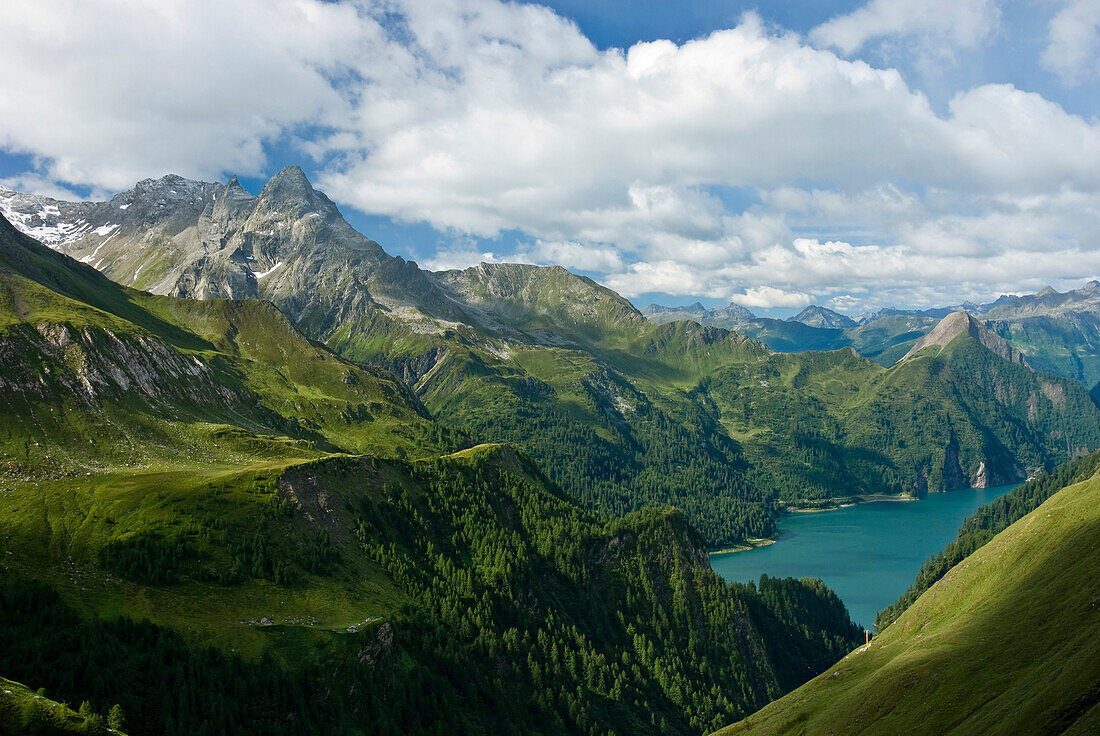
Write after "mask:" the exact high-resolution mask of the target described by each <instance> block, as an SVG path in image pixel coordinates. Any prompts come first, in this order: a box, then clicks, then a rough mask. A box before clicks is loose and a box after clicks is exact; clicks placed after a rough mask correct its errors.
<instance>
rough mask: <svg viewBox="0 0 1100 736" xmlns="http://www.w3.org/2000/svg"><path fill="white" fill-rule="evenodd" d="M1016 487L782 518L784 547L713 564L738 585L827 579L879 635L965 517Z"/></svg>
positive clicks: (780, 543)
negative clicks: (880, 617) (884, 618)
mask: <svg viewBox="0 0 1100 736" xmlns="http://www.w3.org/2000/svg"><path fill="white" fill-rule="evenodd" d="M1014 487H1015V485H1011V486H1000V487H997V488H974V489H964V490H958V491H950V492H948V493H932V494H929V495H928V496H926V497H924V498H922V499H921V500H919V501H911V502H903V501H875V502H872V503H863V504H859V505H856V506H849V507H848V508H842V509H836V510H834V511H820V512H816V513H794V514H784V515H783V516H782V517H781V518H780V520H779V536H780V538H779V541H778V542H776V543H775V544H770V545H768V546H766V547H758V548H756V549H750V550H746V551H744V552H734V553H730V554H722V555H715V556H713V557H711V560H710V562H711V566H712V567H713V568H714V570H715V572H717V573H718V574H719V575H721V576H722V577H724V578H726V579H727V580H732V581H736V582H749V581H756V580H759V579H760V575H761V574H766V575H768V576H770V577H794V578H821V579H822V580H824V581H825V584H826V585H828V586H829V587H830V588H832V589H833V590H834V591H836V593H837V595H839V596H840V598H841V599H842V600H843V601H844V603H845V605H847V606H848V611H849V612H850V613H851V614H852V620H853V621H855V622H856V623H858V624H860V625H862V626H864V627H865V628H868V629H871V630H874V629H873V624H874V621H875V614H876V613H878V612H879V611H881V610H882V609H883V608H885V607H886V606H888V605H890V604H891V603H893V602H894V601H895V600H897V597H898V596H899V595H901V593H902V592H903V591H904V590H905V589H906V588H908V587H909V585H910V584H911V583H912V582H913V580H914V578H915V577H916V575H917V571H918V570H920V567H921V565H923V564H924V561H925V560H926V559H928V558H929V557H930V556H931V555H933V554H935V553H936V552H939V551H940V550H941V549H943V548H944V546H946V545H947V543H948V542H950V541H952V540H954V539H955V535H956V533H957V532H958V530H959V526H960V525H961V524H962V522H963V519H965V518H966V517H968V516H970V515H971V514H972V513H974V511H976V510H977V508H978V507H979V506H981V505H982V504H986V503H989V502H990V501H992V500H993V499H995V498H997V497H999V496H1003V495H1004V494H1005V493H1008V491H1010V490H1012V489H1013V488H1014Z"/></svg>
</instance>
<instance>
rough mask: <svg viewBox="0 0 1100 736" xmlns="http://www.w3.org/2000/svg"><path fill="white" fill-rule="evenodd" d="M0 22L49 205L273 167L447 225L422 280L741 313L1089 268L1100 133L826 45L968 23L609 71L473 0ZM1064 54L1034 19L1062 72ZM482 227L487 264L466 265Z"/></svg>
mask: <svg viewBox="0 0 1100 736" xmlns="http://www.w3.org/2000/svg"><path fill="white" fill-rule="evenodd" d="M9 6H10V7H9V8H8V9H7V11H6V16H7V17H6V19H5V23H4V24H3V25H2V26H0V64H3V67H4V68H5V69H7V70H8V72H7V73H6V75H5V81H4V82H3V85H4V87H3V89H4V92H5V94H2V95H0V146H3V147H4V148H5V149H7V150H10V151H18V152H25V153H29V154H32V155H33V156H34V157H35V158H36V161H37V162H38V167H39V170H38V171H37V172H36V173H35V175H37V176H41V177H44V178H45V180H47V181H48V182H52V185H53V186H71V185H78V184H79V185H87V186H92V187H96V188H102V189H106V190H110V189H120V188H125V187H128V186H130V185H131V184H132V183H133V182H134V181H135V180H137V179H139V178H142V177H144V176H156V175H161V174H163V173H166V172H168V171H174V172H177V173H181V174H184V175H189V176H198V177H205V178H211V177H219V176H224V175H225V174H227V173H230V172H240V173H246V174H247V173H261V172H264V171H265V170H269V169H270V168H271V167H272V165H273V163H276V162H273V161H272V160H271V154H270V151H271V150H272V149H273V148H279V149H280V150H290V151H292V152H295V155H298V156H300V157H302V158H304V159H308V160H311V161H313V165H312V166H307V168H309V169H311V171H312V174H313V176H314V178H315V179H316V180H317V182H318V185H319V186H320V187H321V188H323V189H325V190H326V191H327V192H328V193H329V194H330V196H332V197H333V198H334V199H336V200H337V201H339V202H341V203H343V204H345V205H350V206H353V207H355V208H357V209H359V210H361V211H363V212H365V213H369V214H375V215H384V216H388V217H391V218H394V219H395V220H398V221H407V222H424V223H429V224H430V225H432V226H433V227H435V228H437V229H439V230H441V231H443V232H444V233H447V234H449V236H448V237H450V238H451V239H452V240H453V241H454V243H455V244H454V246H453V247H450V248H445V249H443V250H441V251H440V252H439V253H436V254H434V255H431V256H430V258H429V259H428V263H429V264H431V265H435V266H437V267H457V266H461V265H467V264H469V263H472V262H476V261H477V260H488V259H496V260H523V261H529V262H537V263H560V264H562V265H565V266H567V267H570V268H574V269H579V270H584V271H588V272H592V273H594V274H596V275H597V276H598V277H599V278H600V279H601V280H602V281H603V282H604V283H606V284H607V285H608V286H610V287H612V288H615V289H617V290H619V291H621V292H622V293H623V294H625V295H627V296H638V295H642V294H647V293H652V292H658V293H665V294H671V295H680V296H708V297H713V298H719V299H729V298H735V299H737V300H739V301H740V302H741V303H744V304H747V305H749V306H754V307H761V308H768V307H780V306H782V307H796V306H802V305H804V304H807V303H809V302H810V301H813V300H818V301H825V300H828V299H832V300H833V302H832V303H833V304H836V305H843V306H844V307H845V308H849V309H856V308H859V307H861V306H875V305H880V304H885V303H891V302H893V303H899V304H914V305H920V304H925V303H934V302H942V301H953V300H958V299H961V298H971V297H973V298H983V297H987V296H989V295H995V294H996V293H998V292H1000V291H1010V290H1011V291H1016V290H1020V289H1026V288H1030V287H1038V286H1041V285H1042V284H1043V283H1044V282H1046V281H1051V282H1054V283H1056V284H1068V283H1076V282H1078V281H1081V280H1083V279H1085V278H1087V277H1092V276H1094V275H1097V274H1100V255H1098V253H1100V249H1098V243H1097V241H1096V235H1095V233H1096V232H1098V231H1100V227H1098V226H1100V124H1098V123H1097V122H1096V121H1095V120H1087V119H1085V118H1082V117H1080V116H1077V115H1072V114H1069V113H1067V112H1066V111H1065V110H1064V109H1063V108H1062V107H1060V106H1059V105H1057V104H1055V103H1053V102H1051V101H1049V100H1047V99H1045V98H1043V97H1042V96H1040V95H1038V94H1036V93H1033V92H1026V91H1022V90H1019V89H1017V88H1015V87H1013V86H1011V85H1006V84H986V85H980V86H976V87H973V88H969V89H965V90H962V91H960V92H959V93H958V94H957V95H955V97H954V98H953V99H951V100H950V102H949V104H948V105H947V107H946V110H944V111H937V110H935V109H933V106H932V105H931V104H930V102H929V100H928V99H927V98H926V97H925V95H924V94H922V93H921V92H920V91H919V90H916V89H913V88H911V87H910V86H909V84H907V82H906V80H905V79H903V77H902V76H901V74H899V73H898V72H897V71H894V70H891V69H881V68H875V67H873V66H871V65H869V64H868V63H865V62H864V61H861V60H859V59H853V58H845V57H841V56H838V55H837V54H836V53H835V52H834V49H835V50H837V51H840V52H841V53H844V54H850V53H852V52H853V51H854V50H856V49H858V48H860V47H861V46H863V45H864V44H867V43H873V42H878V41H879V40H881V39H882V38H887V37H890V38H917V39H923V40H922V41H921V43H922V44H924V45H925V46H928V45H929V44H933V41H934V42H935V43H941V42H942V43H946V44H948V46H956V47H965V46H967V45H974V44H979V43H981V42H982V39H983V38H984V37H985V35H984V34H988V33H989V32H990V31H989V28H991V27H992V26H991V24H995V22H996V12H995V11H996V8H995V6H992V5H991V4H990V3H985V2H971V1H970V0H965V1H956V2H952V3H943V4H942V14H941V15H936V18H935V19H931V18H930V17H929V16H931V15H935V14H932V13H926V14H924V15H923V16H920V15H915V14H913V13H911V12H909V11H906V10H905V8H906V7H907V6H908V4H905V3H900V2H893V1H892V0H872V2H871V3H869V4H868V5H867V6H865V7H864V8H862V9H861V10H857V11H856V12H854V13H852V14H850V15H847V16H841V17H840V18H837V19H834V20H832V21H830V22H828V23H826V24H825V25H823V26H821V27H819V28H818V29H816V30H815V31H814V32H812V33H811V34H810V35H809V37H808V38H805V37H801V36H799V35H796V34H793V33H787V32H784V31H782V30H777V29H774V28H769V27H766V26H765V24H764V23H763V22H762V21H761V20H760V19H759V18H757V17H756V16H755V15H752V14H750V15H747V16H745V17H744V18H742V19H741V21H740V22H739V23H738V24H737V25H736V26H735V27H733V28H730V29H726V30H721V31H717V32H714V33H711V34H710V35H707V36H705V37H702V38H699V39H696V40H693V41H689V42H686V43H683V44H680V45H677V44H674V43H672V42H670V41H654V42H649V43H638V44H636V45H634V46H632V47H631V48H629V49H625V50H620V49H607V50H601V49H598V48H596V47H595V46H594V45H593V44H592V43H591V42H590V41H589V40H588V39H587V38H586V37H585V36H584V35H583V34H582V33H581V31H580V30H579V29H578V28H577V27H576V25H575V24H573V23H572V22H570V21H568V20H566V19H563V18H562V17H560V16H558V15H556V14H554V13H553V12H552V11H550V10H548V9H546V8H542V7H539V6H534V5H523V4H508V3H501V2H497V0H416V1H415V2H411V1H410V2H402V1H399V0H394V1H389V2H367V1H365V0H364V1H363V2H354V3H342V4H332V3H327V2H319V1H318V0H267V1H265V2H259V1H257V0H241V1H240V2H236V3H232V4H224V3H220V2H211V1H210V0H191V2H188V3H186V4H180V5H169V6H166V4H163V3H156V2H151V1H150V2H132V3H128V4H125V5H121V4H117V3H108V2H106V1H105V0H104V1H102V2H101V1H99V0H86V1H84V2H80V1H78V0H70V2H68V3H66V2H60V1H59V2H55V3H50V4H44V3H39V2H33V1H30V0H16V1H15V2H13V3H10V4H9ZM1063 36H1065V34H1062V35H1061V36H1059V35H1058V34H1056V33H1055V30H1054V21H1052V27H1051V37H1052V44H1051V46H1052V47H1055V46H1057V44H1061V46H1058V48H1068V49H1070V50H1069V51H1062V52H1050V54H1051V59H1060V60H1063V61H1065V60H1067V59H1068V60H1069V61H1066V64H1067V65H1068V66H1067V68H1069V67H1071V66H1073V65H1074V64H1078V63H1079V62H1077V61H1073V60H1074V59H1078V58H1080V54H1081V53H1082V52H1079V51H1075V50H1073V49H1079V48H1080V47H1081V42H1079V41H1075V40H1074V39H1069V40H1066V38H1064V37H1063ZM1057 39H1061V40H1059V41H1057V43H1055V41H1056V40H1057ZM1075 43H1076V44H1077V45H1076V46H1074V44H1075ZM1086 46H1087V44H1086ZM1048 51H1049V49H1048ZM1089 53H1091V52H1089ZM1044 63H1050V64H1054V65H1057V64H1060V63H1062V62H1061V61H1050V62H1047V61H1046V56H1044ZM277 163H278V164H279V165H281V164H282V163H291V161H278V162H277ZM306 163H308V161H306ZM502 232H508V233H519V234H520V235H519V236H518V240H519V242H518V244H517V245H516V246H515V247H514V248H512V249H511V252H501V251H500V246H499V244H487V243H489V241H487V240H486V239H491V238H494V237H496V236H497V235H499V234H500V233H502ZM386 245H388V246H389V247H390V249H391V250H395V249H399V247H400V244H386ZM488 251H492V252H491V253H489V252H488Z"/></svg>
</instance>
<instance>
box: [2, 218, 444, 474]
mask: <svg viewBox="0 0 1100 736" xmlns="http://www.w3.org/2000/svg"><path fill="white" fill-rule="evenodd" d="M0 355H2V356H3V359H4V364H5V368H6V369H5V372H4V374H3V376H2V377H0V386H2V387H3V389H4V391H3V392H2V393H0V411H2V412H3V415H4V417H5V422H4V426H3V429H2V430H0V448H2V450H3V455H4V465H3V472H4V473H5V474H6V475H9V476H12V477H19V478H31V477H39V476H44V477H59V476H65V475H71V474H74V473H83V472H90V471H92V470H95V471H103V470H105V469H108V468H112V467H124V468H133V467H148V466H149V465H150V464H157V463H168V464H175V465H180V466H192V465H197V464H202V465H206V464H214V465H217V464H219V463H220V464H228V465H237V464H239V463H240V462H241V461H242V459H245V458H252V459H255V460H257V461H261V462H263V461H268V460H274V459H286V458H294V457H297V458H308V457H316V456H317V455H318V454H319V453H320V452H323V451H332V450H334V449H344V450H350V451H357V450H359V451H361V450H362V449H364V448H366V447H371V448H372V449H373V450H375V451H384V452H390V453H392V452H399V451H400V452H409V451H414V452H415V451H420V452H423V451H427V452H431V451H432V447H431V446H432V442H431V441H430V440H429V435H430V434H432V432H433V431H435V430H433V428H432V426H431V423H430V422H429V420H428V419H427V417H426V414H425V411H424V409H423V407H422V406H421V405H420V402H419V400H417V399H416V397H415V396H413V395H412V394H411V393H410V392H409V391H408V390H407V388H405V387H404V385H403V384H402V383H401V382H400V381H398V380H396V379H395V378H394V377H393V376H391V375H388V374H385V373H383V372H381V371H377V370H374V369H365V368H362V367H360V366H357V365H354V364H352V363H349V362H347V361H344V360H341V359H340V358H337V357H336V356H334V355H332V354H331V353H329V352H328V351H326V350H324V349H323V348H319V347H317V346H315V345H313V344H311V343H310V342H309V341H308V340H306V339H305V338H304V337H302V335H301V334H300V333H298V332H297V331H296V330H295V329H294V328H293V327H292V326H291V325H290V323H289V322H288V321H287V319H286V318H285V317H284V316H283V315H282V314H281V313H279V312H278V311H277V310H275V309H274V308H272V307H271V305H270V304H266V303H261V302H226V301H206V302H186V301H183V300H178V299H171V298H166V297H154V296H150V295H148V294H145V293H143V292H136V291H132V290H129V289H126V288H125V287H121V286H119V285H118V284H116V283H114V282H112V281H110V280H108V279H106V278H105V277H103V276H102V275H101V274H99V273H98V272H97V271H95V270H94V269H91V268H89V267H87V266H83V265H81V264H77V263H74V262H73V261H71V260H70V259H68V258H66V257H65V256H62V255H60V254H58V253H55V252H53V251H50V250H48V249H46V248H44V247H42V246H41V245H39V244H38V243H36V242H35V241H33V240H31V239H30V238H27V237H26V236H24V235H22V234H20V233H17V232H16V231H15V230H14V229H13V228H11V227H10V226H9V225H8V224H7V223H6V222H0ZM417 448H422V449H420V450H418V449H417Z"/></svg>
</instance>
